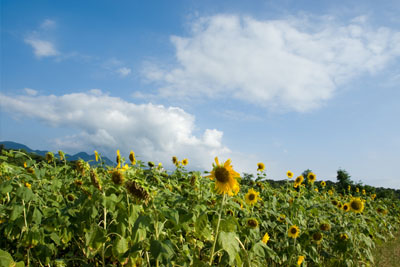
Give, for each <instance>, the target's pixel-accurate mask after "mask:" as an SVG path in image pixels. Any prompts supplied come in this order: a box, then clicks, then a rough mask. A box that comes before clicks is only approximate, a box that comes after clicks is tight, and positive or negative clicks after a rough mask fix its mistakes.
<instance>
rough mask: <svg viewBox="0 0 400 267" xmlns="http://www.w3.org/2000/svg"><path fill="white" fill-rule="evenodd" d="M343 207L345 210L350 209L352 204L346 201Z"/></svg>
mask: <svg viewBox="0 0 400 267" xmlns="http://www.w3.org/2000/svg"><path fill="white" fill-rule="evenodd" d="M342 209H343V210H344V211H349V210H350V204H349V203H344V204H343V207H342Z"/></svg>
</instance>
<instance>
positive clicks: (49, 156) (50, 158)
mask: <svg viewBox="0 0 400 267" xmlns="http://www.w3.org/2000/svg"><path fill="white" fill-rule="evenodd" d="M45 159H46V161H47V162H48V163H50V162H52V161H53V160H54V154H53V153H52V152H47V153H46V155H45Z"/></svg>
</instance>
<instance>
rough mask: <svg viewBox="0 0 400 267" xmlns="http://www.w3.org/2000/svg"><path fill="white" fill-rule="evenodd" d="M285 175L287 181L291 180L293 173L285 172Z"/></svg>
mask: <svg viewBox="0 0 400 267" xmlns="http://www.w3.org/2000/svg"><path fill="white" fill-rule="evenodd" d="M286 175H287V177H288V178H289V179H291V178H293V172H291V171H287V172H286Z"/></svg>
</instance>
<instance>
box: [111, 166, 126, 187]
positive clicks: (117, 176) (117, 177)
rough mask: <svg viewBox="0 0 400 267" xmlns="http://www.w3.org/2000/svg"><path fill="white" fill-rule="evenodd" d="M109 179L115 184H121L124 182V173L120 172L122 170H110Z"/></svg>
mask: <svg viewBox="0 0 400 267" xmlns="http://www.w3.org/2000/svg"><path fill="white" fill-rule="evenodd" d="M111 180H112V181H113V182H114V184H116V185H121V184H123V182H124V175H123V174H122V171H120V170H118V169H115V170H113V171H112V174H111Z"/></svg>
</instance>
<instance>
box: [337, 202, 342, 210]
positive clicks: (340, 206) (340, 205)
mask: <svg viewBox="0 0 400 267" xmlns="http://www.w3.org/2000/svg"><path fill="white" fill-rule="evenodd" d="M342 206H343V205H342V203H341V202H340V201H339V202H338V204H337V207H338V208H339V209H341V208H342Z"/></svg>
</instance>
